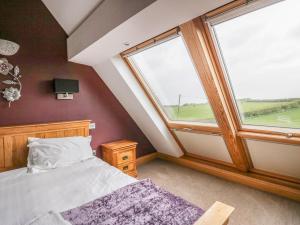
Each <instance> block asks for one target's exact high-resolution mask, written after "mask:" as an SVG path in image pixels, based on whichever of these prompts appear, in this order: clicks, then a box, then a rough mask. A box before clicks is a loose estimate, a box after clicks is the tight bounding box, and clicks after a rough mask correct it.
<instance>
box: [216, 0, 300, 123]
mask: <svg viewBox="0 0 300 225" xmlns="http://www.w3.org/2000/svg"><path fill="white" fill-rule="evenodd" d="M299 11H300V1H299V0H286V1H283V2H279V3H276V4H273V5H270V6H268V7H265V8H261V9H259V10H256V11H254V12H251V13H248V14H245V15H242V16H239V17H236V18H234V19H231V20H227V21H225V22H222V23H220V24H217V25H214V26H213V30H214V32H215V35H216V38H217V41H218V44H219V47H220V50H221V53H222V57H223V62H224V64H225V67H226V69H227V74H228V76H229V80H230V83H231V86H232V89H233V93H234V95H235V98H236V102H237V106H238V109H239V112H240V115H241V119H242V123H243V124H250V125H263V126H276V127H288V128H300V87H299V85H300V44H299V40H300V19H299Z"/></svg>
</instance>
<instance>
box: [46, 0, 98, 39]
mask: <svg viewBox="0 0 300 225" xmlns="http://www.w3.org/2000/svg"><path fill="white" fill-rule="evenodd" d="M101 1H103V0H42V2H43V3H44V4H45V5H46V7H47V8H48V9H49V11H50V12H51V13H52V15H53V16H54V18H55V19H56V20H57V22H58V23H59V24H60V25H61V26H62V27H63V29H64V30H65V31H66V33H67V34H68V35H70V34H71V33H72V32H73V31H74V30H75V29H76V28H77V27H78V26H79V25H80V24H81V22H83V21H84V20H85V19H86V18H87V17H88V16H89V15H90V14H91V12H92V11H93V10H94V9H95V8H96V7H97V6H98V5H99V4H100V3H101Z"/></svg>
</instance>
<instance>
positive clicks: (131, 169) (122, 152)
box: [101, 140, 137, 177]
mask: <svg viewBox="0 0 300 225" xmlns="http://www.w3.org/2000/svg"><path fill="white" fill-rule="evenodd" d="M136 146H137V143H136V142H133V141H128V140H120V141H114V142H110V143H105V144H102V145H101V147H102V154H103V160H104V161H106V162H108V163H109V164H110V165H112V166H114V167H116V168H118V169H120V170H122V171H123V172H124V173H126V174H128V175H130V176H132V177H137V170H136Z"/></svg>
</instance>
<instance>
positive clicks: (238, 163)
mask: <svg viewBox="0 0 300 225" xmlns="http://www.w3.org/2000/svg"><path fill="white" fill-rule="evenodd" d="M199 22H200V23H201V20H199V19H197V22H196V23H194V21H190V22H188V23H186V24H183V25H181V26H180V27H177V28H174V29H172V30H169V31H167V32H165V33H163V34H161V35H159V36H156V37H154V38H152V39H150V40H147V41H145V42H143V43H141V44H139V45H137V46H135V47H133V48H130V49H128V50H126V51H124V52H123V53H121V57H122V58H123V60H124V61H125V63H126V64H127V65H128V67H129V68H130V70H131V72H132V73H133V75H134V76H135V78H136V80H137V81H138V83H139V84H140V86H141V87H142V89H143V90H144V92H145V93H146V95H147V97H148V99H149V100H150V102H151V103H152V105H153V106H154V108H155V109H156V111H157V112H158V113H159V115H160V116H161V118H162V119H163V121H164V123H165V125H166V126H167V127H168V129H169V130H170V132H171V134H172V136H173V137H174V138H175V140H176V142H177V143H178V145H179V146H180V147H181V149H182V150H183V152H184V153H185V154H186V155H188V154H189V153H188V152H187V151H186V150H185V149H184V146H183V145H182V144H181V142H180V141H179V139H178V138H177V136H176V134H175V131H176V130H182V131H188V132H196V133H204V134H212V135H220V136H222V137H223V139H224V142H225V145H226V146H227V149H228V151H229V154H230V156H231V159H232V161H233V166H234V167H236V168H237V169H239V170H240V171H248V170H249V169H250V167H251V163H250V161H251V160H250V159H249V154H248V151H247V149H246V145H245V144H244V143H243V142H242V140H241V138H240V137H239V136H237V135H236V132H235V125H234V124H233V123H232V122H231V121H229V119H228V118H227V115H226V114H227V113H224V112H225V111H227V109H224V103H223V101H224V99H221V98H220V96H219V94H218V92H219V87H217V86H215V84H214V79H212V77H210V76H211V69H212V68H209V67H206V72H204V73H205V74H209V75H208V76H206V77H203V76H199V73H202V72H203V71H201V69H200V68H201V67H202V66H203V65H204V64H205V62H202V61H201V63H202V65H200V66H199V65H198V66H197V64H198V62H199V59H195V54H193V45H195V44H196V45H199V46H201V45H202V44H204V43H200V42H198V41H199V37H198V36H197V34H196V35H194V34H193V32H191V31H190V30H189V29H190V28H192V29H195V30H198V29H199V27H198V25H199ZM197 24H198V25H197ZM201 27H203V26H202V25H201ZM179 30H180V31H181V33H182V35H181V36H182V38H183V39H184V40H185V44H186V46H187V50H188V51H189V53H190V56H191V60H192V61H193V63H194V66H195V69H196V71H197V73H198V78H199V79H200V81H201V83H202V88H203V90H204V91H205V92H206V95H207V97H208V101H209V103H210V106H211V108H212V111H213V113H214V116H215V119H216V122H217V124H218V126H214V125H213V124H203V123H190V122H188V121H180V122H177V121H176V122H175V121H170V120H168V119H167V117H166V116H165V113H164V112H163V110H162V109H161V107H160V106H159V104H158V102H157V101H156V100H155V97H154V96H153V94H152V92H151V90H150V88H149V87H148V85H147V84H146V83H145V81H144V79H143V77H142V76H141V75H140V74H139V72H138V71H137V69H136V68H135V66H134V65H132V64H131V63H130V61H129V59H128V58H127V56H128V55H130V54H132V53H134V52H136V51H139V50H141V49H145V48H149V47H151V46H153V45H155V44H156V43H157V42H158V41H163V40H164V39H168V38H169V37H170V36H173V35H175V34H176V33H178V32H179ZM189 33H192V36H190V37H189ZM202 33H203V32H202ZM204 48H206V46H204ZM196 55H198V56H199V51H197V52H196ZM200 55H201V52H200ZM196 57H197V56H196ZM207 57H208V55H206V56H204V58H205V60H208V61H209V58H207ZM208 63H211V62H210V61H209V62H208ZM204 83H205V84H204ZM205 86H210V87H208V88H207V87H205ZM211 88H213V91H212V89H211ZM208 92H209V93H208ZM208 95H210V96H211V97H209V96H208ZM212 104H214V106H213V105H212ZM224 121H225V122H224ZM220 126H221V127H220ZM198 158H201V159H203V160H206V161H213V162H215V161H216V160H214V159H208V158H205V157H201V156H199V157H198ZM218 163H221V162H218ZM223 164H226V165H228V163H225V162H224V163H223Z"/></svg>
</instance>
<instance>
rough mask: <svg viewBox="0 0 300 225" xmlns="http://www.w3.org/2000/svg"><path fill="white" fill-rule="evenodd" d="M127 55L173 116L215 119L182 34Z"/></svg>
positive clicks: (158, 100)
mask: <svg viewBox="0 0 300 225" xmlns="http://www.w3.org/2000/svg"><path fill="white" fill-rule="evenodd" d="M128 58H129V60H130V61H131V63H132V64H133V65H134V66H135V67H136V69H137V70H138V71H139V73H140V75H141V76H142V78H143V79H144V81H145V82H146V84H147V85H148V87H149V88H150V90H151V92H152V94H153V96H154V97H155V98H156V101H157V102H158V103H159V105H160V107H161V108H162V110H163V111H164V112H165V114H166V115H167V117H168V118H169V119H170V120H173V121H189V122H202V123H215V119H214V115H213V113H212V110H211V108H210V105H209V103H208V100H207V97H206V95H205V92H204V91H203V88H202V85H201V83H200V80H199V77H198V74H197V73H196V71H195V68H194V65H193V63H192V61H191V59H190V56H189V54H188V52H187V49H186V47H185V44H184V41H183V39H182V37H181V36H178V37H175V38H173V39H171V40H168V41H166V42H163V43H161V44H159V45H156V46H154V47H151V48H148V49H146V50H144V51H142V52H138V53H136V54H134V55H132V56H130V57H128Z"/></svg>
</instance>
